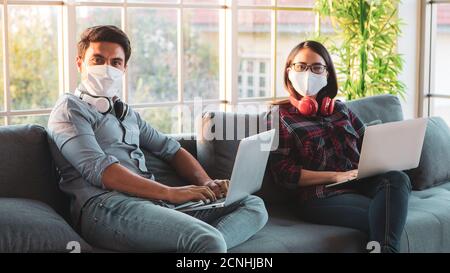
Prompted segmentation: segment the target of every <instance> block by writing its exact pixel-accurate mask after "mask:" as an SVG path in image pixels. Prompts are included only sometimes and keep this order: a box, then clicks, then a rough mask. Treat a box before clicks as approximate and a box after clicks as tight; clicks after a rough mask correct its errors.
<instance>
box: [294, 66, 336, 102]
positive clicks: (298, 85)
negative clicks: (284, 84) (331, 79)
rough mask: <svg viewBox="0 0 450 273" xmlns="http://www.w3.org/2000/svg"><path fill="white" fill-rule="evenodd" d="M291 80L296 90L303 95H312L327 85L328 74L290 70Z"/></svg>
mask: <svg viewBox="0 0 450 273" xmlns="http://www.w3.org/2000/svg"><path fill="white" fill-rule="evenodd" d="M289 80H290V81H291V83H292V86H294V88H295V90H296V91H297V92H298V93H299V94H300V95H302V96H303V97H312V96H315V95H317V93H319V91H320V90H321V89H322V88H324V87H325V86H327V84H328V82H327V76H326V75H318V74H315V73H312V72H311V71H309V70H308V71H303V72H297V71H294V70H289Z"/></svg>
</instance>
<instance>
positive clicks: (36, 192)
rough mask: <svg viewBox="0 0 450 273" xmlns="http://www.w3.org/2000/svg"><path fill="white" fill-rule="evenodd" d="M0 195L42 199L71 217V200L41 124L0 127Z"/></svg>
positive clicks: (60, 212)
mask: <svg viewBox="0 0 450 273" xmlns="http://www.w3.org/2000/svg"><path fill="white" fill-rule="evenodd" d="M0 197H11V198H29V199H34V200H39V201H42V202H44V203H46V204H48V205H50V206H51V207H52V208H53V209H55V211H57V212H58V213H59V214H61V215H62V216H63V217H65V218H66V219H68V215H69V200H68V198H67V197H65V195H64V194H63V193H62V192H61V191H60V190H59V188H58V174H57V172H56V169H55V165H54V162H53V159H52V156H51V155H50V150H49V147H48V143H47V133H46V131H45V128H43V127H42V126H38V125H11V126H1V127H0Z"/></svg>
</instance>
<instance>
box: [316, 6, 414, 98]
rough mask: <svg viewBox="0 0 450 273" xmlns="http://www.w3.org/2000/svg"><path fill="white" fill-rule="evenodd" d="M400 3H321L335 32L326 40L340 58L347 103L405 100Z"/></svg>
mask: <svg viewBox="0 0 450 273" xmlns="http://www.w3.org/2000/svg"><path fill="white" fill-rule="evenodd" d="M399 2H400V1H399V0H317V1H316V6H315V9H316V10H317V11H318V12H319V13H320V15H321V17H322V18H324V17H328V18H329V19H330V21H331V25H332V27H333V30H334V33H335V34H333V35H332V37H328V39H326V41H327V42H326V43H330V44H329V45H328V47H329V48H330V51H331V53H332V54H333V55H335V56H336V57H337V58H336V61H335V63H336V70H337V73H338V75H339V86H340V90H339V91H340V94H341V95H343V96H344V97H345V98H346V99H347V100H352V99H356V98H362V97H366V96H373V95H378V94H393V95H398V96H400V97H402V98H403V97H404V94H405V85H404V84H403V83H402V82H401V81H399V80H398V75H399V73H400V72H401V71H402V68H403V59H402V56H401V55H400V54H398V53H397V48H396V45H397V39H398V37H399V35H400V33H401V31H400V25H401V21H400V19H399V18H398V17H397V11H398V9H397V8H398V4H399Z"/></svg>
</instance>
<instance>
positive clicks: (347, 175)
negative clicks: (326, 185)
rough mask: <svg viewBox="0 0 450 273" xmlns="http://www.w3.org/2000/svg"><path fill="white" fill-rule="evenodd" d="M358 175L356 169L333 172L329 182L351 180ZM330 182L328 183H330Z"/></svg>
mask: <svg viewBox="0 0 450 273" xmlns="http://www.w3.org/2000/svg"><path fill="white" fill-rule="evenodd" d="M357 176H358V170H351V171H348V172H334V176H333V180H332V181H330V182H331V183H340V182H344V181H348V180H353V179H355V178H356V177H357ZM331 183H330V184H331Z"/></svg>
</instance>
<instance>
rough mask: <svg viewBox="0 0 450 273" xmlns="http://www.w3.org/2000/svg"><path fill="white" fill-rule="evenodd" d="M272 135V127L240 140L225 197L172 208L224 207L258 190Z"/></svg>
mask: <svg viewBox="0 0 450 273" xmlns="http://www.w3.org/2000/svg"><path fill="white" fill-rule="evenodd" d="M274 137H275V129H272V130H270V131H266V132H263V133H260V134H257V135H253V136H251V137H247V138H244V139H242V140H241V142H240V143H239V147H238V151H237V155H236V159H235V161H234V166H233V172H232V174H231V179H230V185H229V188H228V193H227V195H226V197H225V198H221V199H218V200H216V201H214V202H211V203H205V202H204V201H198V202H194V201H193V202H187V203H183V204H181V205H178V206H175V207H174V209H176V210H179V211H193V210H205V209H212V208H220V207H225V206H228V205H229V204H233V203H234V202H236V201H239V200H242V199H243V198H245V197H247V196H248V195H250V194H253V193H254V192H256V191H258V190H259V189H260V188H261V185H262V181H263V178H264V173H265V170H266V165H267V160H268V158H269V154H270V150H271V147H272V144H273V140H274Z"/></svg>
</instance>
